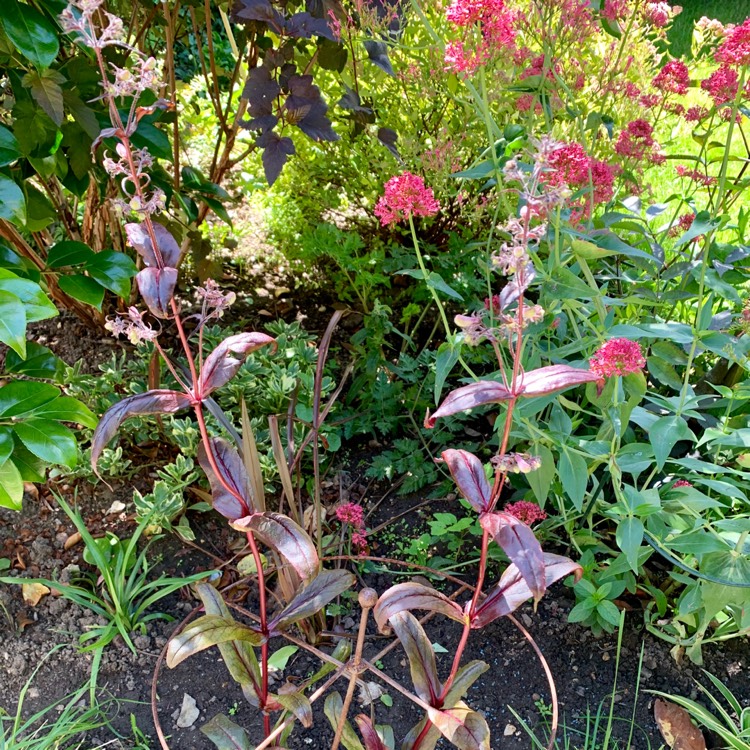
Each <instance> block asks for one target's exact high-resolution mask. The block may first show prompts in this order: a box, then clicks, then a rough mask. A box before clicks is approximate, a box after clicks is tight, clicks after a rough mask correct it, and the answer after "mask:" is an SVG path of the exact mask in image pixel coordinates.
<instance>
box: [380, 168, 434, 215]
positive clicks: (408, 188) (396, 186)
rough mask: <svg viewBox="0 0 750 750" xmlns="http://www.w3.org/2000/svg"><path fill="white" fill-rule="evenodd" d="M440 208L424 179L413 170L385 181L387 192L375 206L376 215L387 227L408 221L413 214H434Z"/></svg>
mask: <svg viewBox="0 0 750 750" xmlns="http://www.w3.org/2000/svg"><path fill="white" fill-rule="evenodd" d="M439 210H440V204H439V203H438V202H437V201H436V200H435V194H434V193H433V192H432V189H431V188H428V187H427V186H426V185H425V184H424V180H423V179H422V178H421V177H419V176H418V175H415V174H412V173H411V172H404V173H403V174H401V175H397V176H396V177H391V179H390V180H388V182H386V183H385V192H384V194H383V197H382V198H381V199H380V200H379V201H378V203H377V205H376V206H375V215H376V216H377V217H378V218H379V219H380V223H381V224H382V225H383V226H384V227H386V226H390V225H392V224H398V223H399V222H400V221H408V219H409V217H411V216H425V217H426V216H434V215H435V214H436V213H437V212H438V211H439Z"/></svg>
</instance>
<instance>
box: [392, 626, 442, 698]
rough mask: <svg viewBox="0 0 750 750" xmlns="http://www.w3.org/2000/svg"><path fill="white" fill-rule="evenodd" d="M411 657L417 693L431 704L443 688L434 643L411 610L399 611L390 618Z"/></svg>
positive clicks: (407, 653)
mask: <svg viewBox="0 0 750 750" xmlns="http://www.w3.org/2000/svg"><path fill="white" fill-rule="evenodd" d="M389 622H390V624H391V627H392V628H393V632H394V633H395V634H396V636H397V637H398V639H399V641H401V645H402V646H403V649H404V651H405V652H406V655H407V657H408V659H409V668H410V670H411V680H412V683H413V684H414V690H415V691H416V693H417V695H418V696H419V697H420V698H421V699H422V700H423V701H424V702H425V703H429V704H430V705H431V706H433V705H435V703H436V702H437V698H438V697H439V696H440V693H441V692H442V690H443V686H442V684H441V683H440V680H439V678H438V673H437V665H436V663H435V651H434V649H433V648H432V643H431V642H430V639H429V638H428V637H427V634H426V633H425V632H424V629H423V628H422V626H421V625H420V624H419V620H417V618H416V617H414V615H413V614H411V612H399V613H397V614H395V615H392V616H391V618H390V620H389Z"/></svg>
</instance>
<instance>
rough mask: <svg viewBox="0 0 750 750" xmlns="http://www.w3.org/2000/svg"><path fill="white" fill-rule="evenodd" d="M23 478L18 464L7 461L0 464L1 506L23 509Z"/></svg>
mask: <svg viewBox="0 0 750 750" xmlns="http://www.w3.org/2000/svg"><path fill="white" fill-rule="evenodd" d="M22 500H23V479H21V474H20V473H19V471H18V469H17V468H16V465H15V464H14V463H13V462H12V461H6V462H5V463H4V464H3V465H2V466H0V507H3V508H10V509H11V510H21V503H22Z"/></svg>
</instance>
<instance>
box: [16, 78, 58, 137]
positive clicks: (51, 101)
mask: <svg viewBox="0 0 750 750" xmlns="http://www.w3.org/2000/svg"><path fill="white" fill-rule="evenodd" d="M65 80H66V79H65V76H64V75H62V73H60V72H59V71H57V70H50V69H49V68H48V69H46V70H42V71H38V70H33V71H31V72H30V73H27V74H26V75H25V76H24V77H23V85H24V87H25V88H27V89H29V91H30V92H31V96H32V97H33V98H34V101H35V102H36V103H37V104H38V105H39V106H40V107H41V108H42V109H43V110H44V111H45V112H46V113H47V115H48V116H49V118H50V120H52V122H54V123H55V125H57V127H60V125H62V122H63V118H64V117H65V111H64V104H63V92H62V88H61V86H60V84H61V83H65Z"/></svg>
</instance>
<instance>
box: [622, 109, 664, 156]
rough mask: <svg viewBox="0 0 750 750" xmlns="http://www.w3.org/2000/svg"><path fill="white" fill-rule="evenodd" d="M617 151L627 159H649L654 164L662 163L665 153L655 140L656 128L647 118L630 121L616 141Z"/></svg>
mask: <svg viewBox="0 0 750 750" xmlns="http://www.w3.org/2000/svg"><path fill="white" fill-rule="evenodd" d="M615 152H616V153H618V154H619V155H620V156H624V157H625V158H626V159H635V160H637V161H641V160H642V159H646V158H647V159H649V160H650V161H652V162H653V163H654V164H662V163H663V162H664V155H663V154H662V153H661V151H660V150H659V144H658V143H657V142H656V141H655V140H654V129H653V127H651V125H650V124H649V123H647V122H646V121H645V120H641V119H639V120H633V122H629V123H628V124H627V126H626V127H625V129H624V130H621V131H620V135H619V136H618V138H617V143H615Z"/></svg>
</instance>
